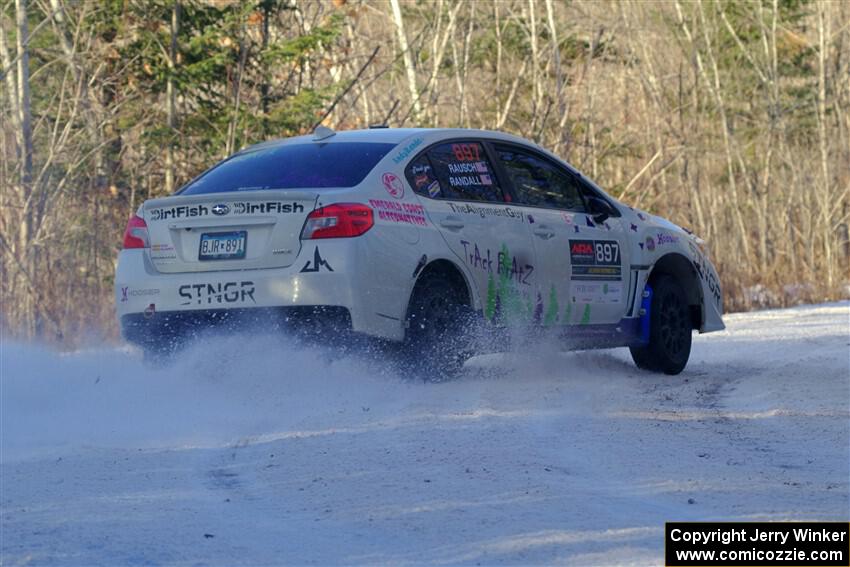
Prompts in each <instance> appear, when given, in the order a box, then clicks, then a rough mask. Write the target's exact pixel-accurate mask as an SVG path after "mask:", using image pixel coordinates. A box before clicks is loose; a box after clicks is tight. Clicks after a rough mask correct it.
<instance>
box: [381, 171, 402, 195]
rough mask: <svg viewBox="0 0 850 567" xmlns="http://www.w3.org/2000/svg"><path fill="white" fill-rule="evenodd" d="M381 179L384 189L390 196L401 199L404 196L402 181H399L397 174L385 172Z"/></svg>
mask: <svg viewBox="0 0 850 567" xmlns="http://www.w3.org/2000/svg"><path fill="white" fill-rule="evenodd" d="M381 181H383V183H384V189H386V190H387V193H389V194H390V196H391V197H393V198H394V199H401V198H402V197H404V183H402V182H401V179H399V178H398V175H396V174H395V173H385V174H384V175H383V176H382V177H381Z"/></svg>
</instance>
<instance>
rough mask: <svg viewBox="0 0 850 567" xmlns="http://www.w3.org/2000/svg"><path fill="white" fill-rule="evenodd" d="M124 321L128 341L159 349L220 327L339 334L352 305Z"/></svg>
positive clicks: (135, 316) (137, 316) (168, 314)
mask: <svg viewBox="0 0 850 567" xmlns="http://www.w3.org/2000/svg"><path fill="white" fill-rule="evenodd" d="M120 322H121V334H122V335H123V336H124V339H125V340H126V341H127V342H129V343H132V344H135V345H138V346H140V347H142V348H144V349H150V350H157V351H161V350H168V349H171V348H174V347H176V346H178V345H179V344H181V343H184V342H187V341H191V340H194V339H197V338H199V337H200V336H202V335H203V334H205V333H210V332H215V331H217V330H219V331H228V332H230V331H272V332H274V331H292V332H296V333H297V334H299V335H301V336H308V337H309V336H313V335H315V336H319V335H321V336H322V337H336V336H343V335H345V334H346V333H347V332H349V331H351V315H350V313H349V312H348V309H346V308H345V307H333V306H324V305H323V306H299V307H265V308H263V307H260V308H242V309H199V310H193V311H163V312H148V313H128V314H126V315H123V316H121V318H120Z"/></svg>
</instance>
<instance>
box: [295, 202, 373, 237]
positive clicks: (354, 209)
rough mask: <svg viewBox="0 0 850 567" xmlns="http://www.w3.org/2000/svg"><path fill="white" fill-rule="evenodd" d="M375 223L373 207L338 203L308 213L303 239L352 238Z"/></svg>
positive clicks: (302, 232)
mask: <svg viewBox="0 0 850 567" xmlns="http://www.w3.org/2000/svg"><path fill="white" fill-rule="evenodd" d="M374 224H375V221H374V219H373V217H372V209H371V208H369V207H367V206H366V205H361V204H358V203H337V204H335V205H328V206H327V207H322V208H320V209H316V210H315V211H313V212H312V213H310V214H309V215H307V222H305V223H304V229H303V230H302V231H301V239H302V240H310V239H315V238H351V237H353V236H360V235H361V234H363V233H364V232H366V231H367V230H369V229H370V228H372V226H374Z"/></svg>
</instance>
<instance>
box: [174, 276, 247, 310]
mask: <svg viewBox="0 0 850 567" xmlns="http://www.w3.org/2000/svg"><path fill="white" fill-rule="evenodd" d="M254 291H255V290H254V282H252V281H238V282H217V283H199V284H186V285H181V286H180V287H179V288H178V289H177V293H178V295H180V297H181V298H183V299H184V300H185V301H183V303H181V304H180V305H210V304H221V303H245V302H246V300H248V299H250V300H251V303H256V302H257V301H256V300H255V299H254Z"/></svg>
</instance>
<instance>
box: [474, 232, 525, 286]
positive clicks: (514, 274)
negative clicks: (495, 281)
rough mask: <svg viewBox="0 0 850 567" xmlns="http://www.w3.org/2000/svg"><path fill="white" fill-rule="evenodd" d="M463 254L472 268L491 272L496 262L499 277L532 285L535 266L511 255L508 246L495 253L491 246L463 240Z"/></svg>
mask: <svg viewBox="0 0 850 567" xmlns="http://www.w3.org/2000/svg"><path fill="white" fill-rule="evenodd" d="M460 243H461V245H462V246H463V256H464V259H465V260H466V263H467V264H469V267H470V268H473V269H478V270H483V271H485V272H487V273H489V274H492V273H494V272H493V262H494V261H495V262H496V272H495V274H496V275H497V276H499V277H501V276H503V275H504V276H506V279H507V280H508V281H513V282H515V283H518V284H522V285H531V282H529V281H528V280H529V278H530V277H531V274H532V273H534V266H532V265H531V264H526V263H523V262H522V261H518V260H517V258H516V256H513V257H512V256H511V255H510V254H509V253H508V251H507V248H503V249H502V250H501V251H500V252H498V253H497V254H495V255H494V254H493V253H492V252H491V251H490V249H489V248H483V247H479V246H478V244H476V243H475V242H469V241H468V240H461V241H460Z"/></svg>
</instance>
